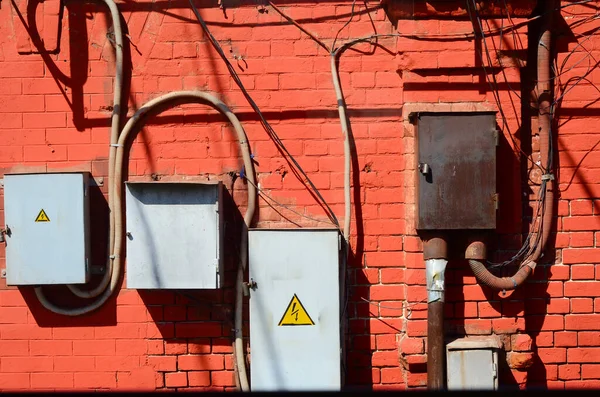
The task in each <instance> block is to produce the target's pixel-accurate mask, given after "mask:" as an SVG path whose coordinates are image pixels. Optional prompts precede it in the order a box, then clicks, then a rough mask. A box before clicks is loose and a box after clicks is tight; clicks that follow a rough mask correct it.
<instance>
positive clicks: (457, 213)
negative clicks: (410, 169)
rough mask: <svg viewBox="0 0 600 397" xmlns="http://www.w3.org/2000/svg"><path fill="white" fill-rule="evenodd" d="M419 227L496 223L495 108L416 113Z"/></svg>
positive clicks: (457, 227)
mask: <svg viewBox="0 0 600 397" xmlns="http://www.w3.org/2000/svg"><path fill="white" fill-rule="evenodd" d="M410 117H411V121H412V122H413V124H415V127H416V128H415V131H416V139H417V145H416V147H417V156H416V161H417V164H416V173H417V175H416V181H417V183H416V186H417V189H416V194H417V197H416V204H417V205H416V208H417V216H416V219H417V225H416V228H417V230H460V229H495V228H496V208H497V199H498V197H497V195H496V147H497V141H498V131H497V127H496V113H495V112H448V113H442V112H437V113H434V112H421V113H412V114H411V115H410Z"/></svg>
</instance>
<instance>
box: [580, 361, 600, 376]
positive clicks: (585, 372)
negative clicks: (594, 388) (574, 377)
mask: <svg viewBox="0 0 600 397" xmlns="http://www.w3.org/2000/svg"><path fill="white" fill-rule="evenodd" d="M581 379H600V364H583V365H582V366H581Z"/></svg>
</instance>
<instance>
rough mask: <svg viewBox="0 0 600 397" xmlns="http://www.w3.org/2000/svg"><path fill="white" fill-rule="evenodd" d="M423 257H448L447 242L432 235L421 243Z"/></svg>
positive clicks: (426, 258)
mask: <svg viewBox="0 0 600 397" xmlns="http://www.w3.org/2000/svg"><path fill="white" fill-rule="evenodd" d="M423 257H424V259H425V260H426V261H427V260H429V259H448V243H447V242H446V239H444V238H442V237H432V238H430V239H427V240H426V241H425V243H424V244H423Z"/></svg>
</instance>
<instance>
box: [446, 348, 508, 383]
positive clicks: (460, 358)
mask: <svg viewBox="0 0 600 397" xmlns="http://www.w3.org/2000/svg"><path fill="white" fill-rule="evenodd" d="M499 348H500V346H499V345H498V342H497V341H496V340H494V339H492V338H489V339H484V338H482V339H481V340H472V339H471V338H466V339H459V340H456V341H454V342H452V343H449V344H448V345H447V346H446V362H447V373H448V376H447V379H448V381H447V386H448V390H497V389H498V349H499Z"/></svg>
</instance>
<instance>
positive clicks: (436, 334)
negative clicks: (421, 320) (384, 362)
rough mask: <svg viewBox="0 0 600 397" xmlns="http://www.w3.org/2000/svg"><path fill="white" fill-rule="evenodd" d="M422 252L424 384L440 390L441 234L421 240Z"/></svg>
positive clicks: (445, 249)
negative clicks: (424, 300)
mask: <svg viewBox="0 0 600 397" xmlns="http://www.w3.org/2000/svg"><path fill="white" fill-rule="evenodd" d="M423 256H424V258H425V267H426V274H427V388H428V389H430V390H442V389H444V387H445V382H444V378H445V377H444V374H445V371H444V363H445V357H446V354H445V348H444V347H445V345H444V272H445V270H446V264H447V263H448V244H447V242H446V239H445V238H444V237H439V236H436V237H433V238H430V239H428V240H426V241H425V243H424V245H423Z"/></svg>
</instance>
